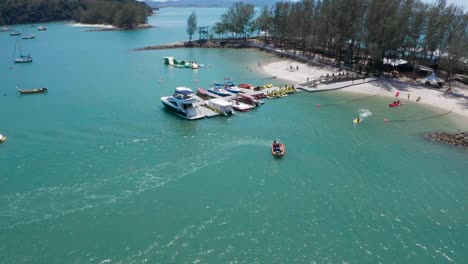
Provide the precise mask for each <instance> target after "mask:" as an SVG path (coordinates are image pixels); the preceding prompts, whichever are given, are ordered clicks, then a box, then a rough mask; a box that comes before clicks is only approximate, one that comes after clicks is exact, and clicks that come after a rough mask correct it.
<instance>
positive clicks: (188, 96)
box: [161, 87, 205, 120]
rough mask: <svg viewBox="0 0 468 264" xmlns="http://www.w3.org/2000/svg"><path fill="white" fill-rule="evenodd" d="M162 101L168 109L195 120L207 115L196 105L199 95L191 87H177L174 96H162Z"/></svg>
mask: <svg viewBox="0 0 468 264" xmlns="http://www.w3.org/2000/svg"><path fill="white" fill-rule="evenodd" d="M161 102H162V103H163V105H164V107H165V108H166V109H168V110H170V111H172V112H174V113H175V114H177V115H178V116H181V117H183V118H186V119H190V120H194V119H200V118H204V117H205V116H204V115H203V114H202V113H201V112H200V110H199V109H198V106H196V105H195V103H196V102H197V97H195V94H194V93H193V91H192V90H191V89H190V88H187V87H177V88H175V91H174V94H173V95H172V96H164V97H161Z"/></svg>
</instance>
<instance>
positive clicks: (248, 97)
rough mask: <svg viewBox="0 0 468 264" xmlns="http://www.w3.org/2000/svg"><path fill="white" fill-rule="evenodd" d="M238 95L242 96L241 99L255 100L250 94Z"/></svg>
mask: <svg viewBox="0 0 468 264" xmlns="http://www.w3.org/2000/svg"><path fill="white" fill-rule="evenodd" d="M237 95H239V96H241V97H244V98H246V99H250V100H252V101H253V100H255V98H253V97H252V96H250V95H248V94H244V93H238V94H237Z"/></svg>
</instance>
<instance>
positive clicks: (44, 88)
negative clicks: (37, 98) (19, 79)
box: [16, 87, 48, 94]
mask: <svg viewBox="0 0 468 264" xmlns="http://www.w3.org/2000/svg"><path fill="white" fill-rule="evenodd" d="M16 89H17V90H18V92H19V93H20V94H35V93H45V92H47V91H48V89H47V87H41V88H37V89H30V90H21V89H20V88H18V87H16Z"/></svg>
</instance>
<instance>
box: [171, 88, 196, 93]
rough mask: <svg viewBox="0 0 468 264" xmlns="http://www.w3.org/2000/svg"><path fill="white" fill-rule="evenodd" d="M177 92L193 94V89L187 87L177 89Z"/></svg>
mask: <svg viewBox="0 0 468 264" xmlns="http://www.w3.org/2000/svg"><path fill="white" fill-rule="evenodd" d="M175 92H176V93H179V94H193V91H192V89H190V88H187V87H176V88H175Z"/></svg>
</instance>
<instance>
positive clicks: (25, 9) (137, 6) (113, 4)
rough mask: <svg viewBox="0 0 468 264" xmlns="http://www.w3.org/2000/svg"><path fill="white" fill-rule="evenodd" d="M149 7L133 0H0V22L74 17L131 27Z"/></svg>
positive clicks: (146, 13) (15, 22) (141, 21)
mask: <svg viewBox="0 0 468 264" xmlns="http://www.w3.org/2000/svg"><path fill="white" fill-rule="evenodd" d="M151 13H152V9H151V8H150V7H149V6H147V5H146V4H145V3H143V2H138V1H135V0H1V1H0V25H2V24H3V25H11V24H25V23H37V22H48V21H59V20H75V21H79V22H82V23H89V24H110V25H114V26H117V27H132V26H136V25H139V24H142V23H145V22H146V18H147V16H148V15H150V14H151Z"/></svg>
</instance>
